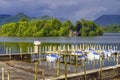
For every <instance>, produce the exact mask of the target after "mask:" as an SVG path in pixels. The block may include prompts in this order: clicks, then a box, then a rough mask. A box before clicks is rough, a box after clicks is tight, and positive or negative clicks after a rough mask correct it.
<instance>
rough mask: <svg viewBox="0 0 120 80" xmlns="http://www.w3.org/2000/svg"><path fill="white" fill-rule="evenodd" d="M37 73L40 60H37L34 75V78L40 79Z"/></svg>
mask: <svg viewBox="0 0 120 80" xmlns="http://www.w3.org/2000/svg"><path fill="white" fill-rule="evenodd" d="M37 73H38V61H36V62H35V75H34V80H38V79H37Z"/></svg>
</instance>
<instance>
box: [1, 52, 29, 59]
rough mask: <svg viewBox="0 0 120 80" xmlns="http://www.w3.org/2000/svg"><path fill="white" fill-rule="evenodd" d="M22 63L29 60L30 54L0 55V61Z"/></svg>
mask: <svg viewBox="0 0 120 80" xmlns="http://www.w3.org/2000/svg"><path fill="white" fill-rule="evenodd" d="M10 60H12V61H22V60H31V53H22V54H20V53H14V54H0V61H10Z"/></svg>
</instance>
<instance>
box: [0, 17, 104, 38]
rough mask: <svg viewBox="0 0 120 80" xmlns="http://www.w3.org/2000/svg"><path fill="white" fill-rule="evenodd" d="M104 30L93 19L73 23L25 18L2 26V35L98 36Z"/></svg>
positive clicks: (0, 34)
mask: <svg viewBox="0 0 120 80" xmlns="http://www.w3.org/2000/svg"><path fill="white" fill-rule="evenodd" d="M102 34H103V30H102V29H101V28H100V27H99V26H98V25H96V24H95V23H94V22H93V21H88V20H84V19H81V20H79V21H76V23H75V24H74V25H73V24H72V22H71V21H70V20H66V21H65V22H61V21H59V20H58V19H56V18H53V19H50V20H30V21H28V20H27V19H25V18H23V19H21V20H20V21H18V22H10V23H7V24H4V25H1V27H0V36H12V37H61V36H98V35H102Z"/></svg>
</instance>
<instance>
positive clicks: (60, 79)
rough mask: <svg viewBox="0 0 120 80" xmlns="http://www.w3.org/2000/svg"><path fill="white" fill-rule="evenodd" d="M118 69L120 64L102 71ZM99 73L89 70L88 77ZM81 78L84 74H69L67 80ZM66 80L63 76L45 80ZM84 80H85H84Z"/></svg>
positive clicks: (97, 70) (95, 70) (98, 70)
mask: <svg viewBox="0 0 120 80" xmlns="http://www.w3.org/2000/svg"><path fill="white" fill-rule="evenodd" d="M116 68H120V64H119V65H115V66H108V67H104V68H102V71H107V70H111V69H112V70H114V69H116ZM99 72H100V69H93V70H87V71H86V75H88V74H92V73H99ZM79 76H84V72H80V73H73V74H68V75H67V79H70V78H75V77H79ZM64 79H65V75H61V76H59V77H56V78H51V79H47V78H46V79H45V80H64ZM39 80H41V79H39ZM82 80H84V79H82Z"/></svg>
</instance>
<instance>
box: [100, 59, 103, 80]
mask: <svg viewBox="0 0 120 80" xmlns="http://www.w3.org/2000/svg"><path fill="white" fill-rule="evenodd" d="M102 66H103V58H102V57H100V74H99V80H101V79H102Z"/></svg>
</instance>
